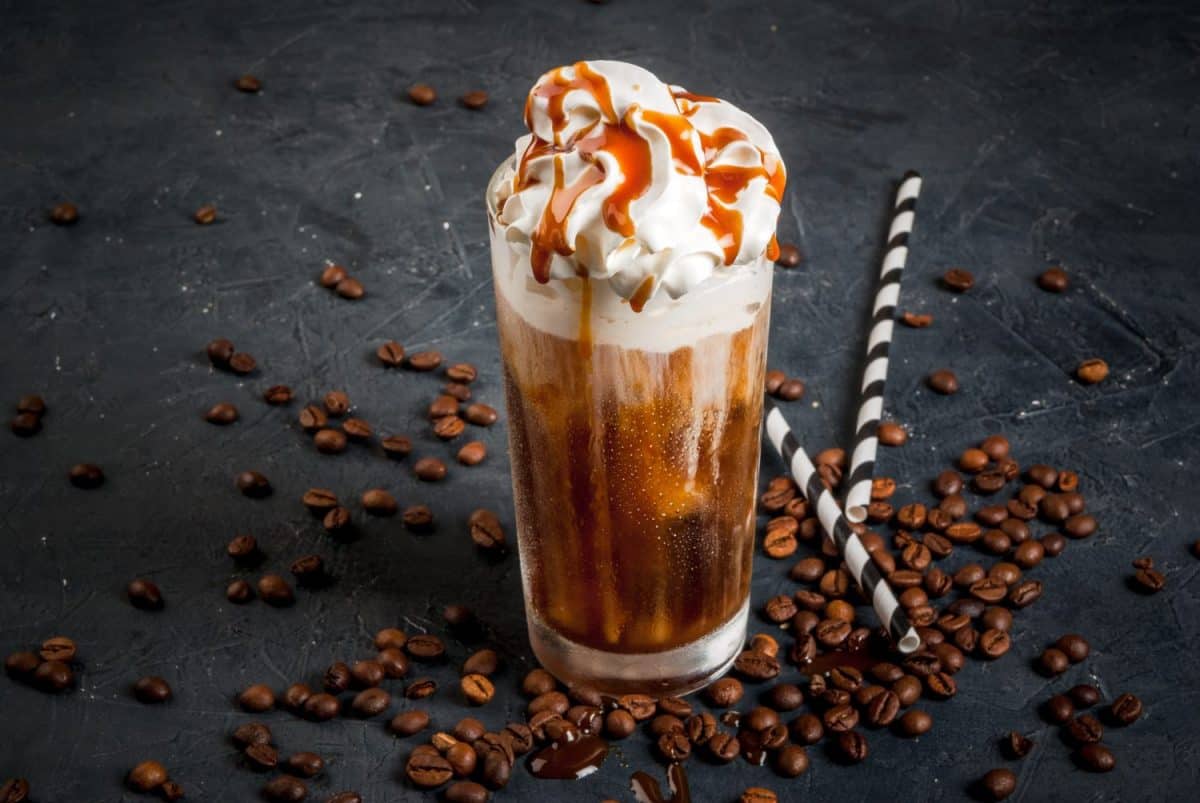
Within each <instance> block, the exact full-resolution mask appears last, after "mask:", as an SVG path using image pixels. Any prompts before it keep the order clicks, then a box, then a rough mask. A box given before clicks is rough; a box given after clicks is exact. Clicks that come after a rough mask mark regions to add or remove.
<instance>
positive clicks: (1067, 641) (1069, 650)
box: [1054, 633, 1092, 664]
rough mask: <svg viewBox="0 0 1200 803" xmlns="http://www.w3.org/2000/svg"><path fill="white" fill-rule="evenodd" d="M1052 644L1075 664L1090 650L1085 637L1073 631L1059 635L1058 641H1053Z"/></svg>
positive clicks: (1086, 655) (1085, 656)
mask: <svg viewBox="0 0 1200 803" xmlns="http://www.w3.org/2000/svg"><path fill="white" fill-rule="evenodd" d="M1054 646H1055V647H1056V648H1057V649H1058V650H1059V651H1061V652H1062V653H1063V654H1064V655H1066V656H1067V658H1068V659H1069V660H1070V662H1071V663H1073V664H1077V663H1079V662H1080V661H1082V660H1083V659H1084V658H1087V657H1088V654H1089V653H1090V652H1091V650H1092V648H1091V645H1089V644H1088V642H1087V639H1085V638H1084V637H1083V636H1080V635H1078V634H1075V633H1068V634H1066V635H1065V636H1062V637H1060V638H1059V639H1058V641H1056V642H1054Z"/></svg>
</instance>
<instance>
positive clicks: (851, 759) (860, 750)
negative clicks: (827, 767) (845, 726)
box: [835, 730, 867, 764]
mask: <svg viewBox="0 0 1200 803" xmlns="http://www.w3.org/2000/svg"><path fill="white" fill-rule="evenodd" d="M835 744H836V746H837V755H838V758H840V759H841V760H842V761H844V762H845V763H847V764H859V763H861V762H863V761H865V760H866V758H867V737H865V736H863V735H862V734H861V733H859V732H858V731H853V730H850V731H843V732H841V733H839V734H838V735H837V741H836V742H835Z"/></svg>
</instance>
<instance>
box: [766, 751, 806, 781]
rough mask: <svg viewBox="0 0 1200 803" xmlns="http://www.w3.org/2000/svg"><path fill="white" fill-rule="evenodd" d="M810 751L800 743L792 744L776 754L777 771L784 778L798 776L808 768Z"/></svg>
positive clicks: (775, 765) (775, 764)
mask: <svg viewBox="0 0 1200 803" xmlns="http://www.w3.org/2000/svg"><path fill="white" fill-rule="evenodd" d="M808 764H809V762H808V753H807V751H805V749H804V748H803V747H800V746H799V745H794V744H790V745H787V746H785V747H784V748H783V749H782V750H780V751H779V752H778V753H776V754H775V760H774V767H775V772H777V773H779V775H781V776H782V777H784V778H797V777H799V776H800V775H803V774H804V773H805V772H806V771H807V770H808Z"/></svg>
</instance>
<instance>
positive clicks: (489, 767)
mask: <svg viewBox="0 0 1200 803" xmlns="http://www.w3.org/2000/svg"><path fill="white" fill-rule="evenodd" d="M476 752H478V751H476ZM512 768H513V761H512V757H511V756H510V755H507V754H506V753H505V752H504V751H503V750H494V749H493V750H488V751H486V752H485V753H484V755H483V772H482V773H481V776H482V777H481V779H482V781H483V783H484V784H485V785H486V786H489V787H491V788H492V789H502V788H503V787H505V786H507V785H508V781H509V778H510V777H512Z"/></svg>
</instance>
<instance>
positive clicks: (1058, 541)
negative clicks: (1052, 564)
mask: <svg viewBox="0 0 1200 803" xmlns="http://www.w3.org/2000/svg"><path fill="white" fill-rule="evenodd" d="M1038 543H1040V544H1041V545H1042V548H1043V549H1044V550H1045V552H1046V557H1048V558H1057V557H1058V556H1059V555H1061V554H1062V553H1063V550H1064V549H1066V548H1067V539H1066V537H1065V536H1063V534H1062V533H1048V534H1046V535H1044V536H1042V537H1041V538H1040V539H1039V540H1038Z"/></svg>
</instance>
